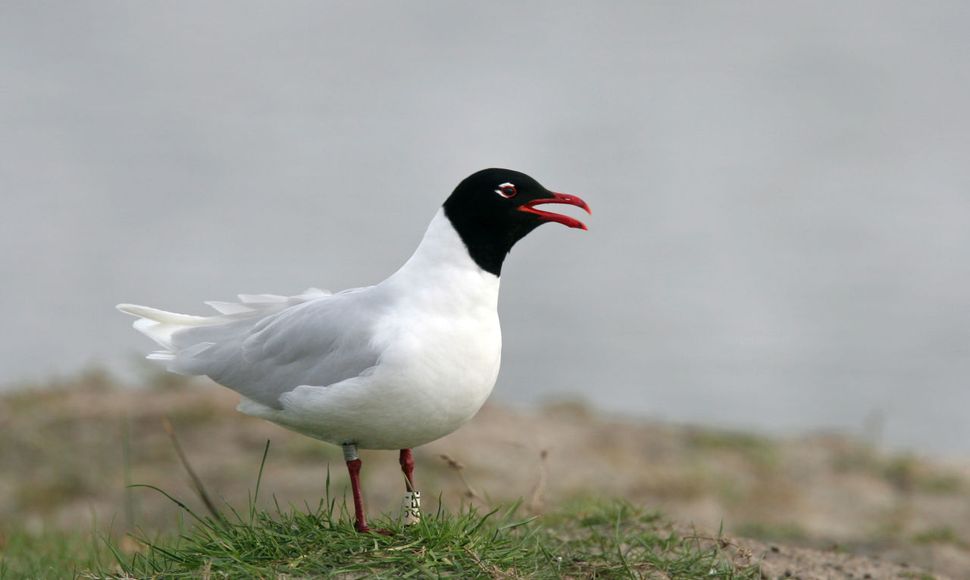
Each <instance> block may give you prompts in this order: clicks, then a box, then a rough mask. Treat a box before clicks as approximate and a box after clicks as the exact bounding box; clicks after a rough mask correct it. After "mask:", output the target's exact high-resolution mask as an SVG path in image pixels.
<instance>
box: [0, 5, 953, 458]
mask: <svg viewBox="0 0 970 580" xmlns="http://www.w3.org/2000/svg"><path fill="white" fill-rule="evenodd" d="M843 4H844V5H843ZM968 30H970V4H967V3H965V2H920V3H912V2H883V1H876V0H872V1H863V2H851V3H834V2H830V3H819V2H785V3H776V2H732V3H727V2H722V3H707V2H680V1H678V2H609V3H570V2H560V1H554V2H529V3H512V2H508V3H502V2H489V3H471V2H464V3H458V2H407V3H404V2H383V3H351V2H339V3H338V2H286V3H268V2H267V3H242V2H206V3H196V2H155V3H148V2H90V3H82V2H61V3H39V2H26V1H25V2H3V3H2V4H0V82H2V86H0V130H2V138H0V192H2V208H3V211H2V214H0V215H2V217H0V226H2V227H0V247H2V253H0V276H2V278H0V316H2V320H3V326H2V330H3V332H2V335H0V370H2V381H0V382H2V384H4V385H7V386H8V387H9V386H11V385H16V384H20V383H22V382H23V381H29V380H42V379H44V378H45V377H49V376H51V375H54V374H58V373H70V372H74V371H76V370H77V369H79V368H82V367H85V366H87V365H91V364H98V363H100V364H105V365H108V366H109V368H111V369H113V370H115V371H116V372H119V373H122V374H125V373H132V372H134V371H132V369H133V368H135V366H134V364H133V362H132V361H133V360H134V358H135V355H136V354H140V353H142V352H144V351H147V350H149V348H150V343H149V342H148V341H147V340H146V339H143V338H142V337H140V336H139V335H136V334H135V333H134V332H133V331H132V330H131V328H130V327H129V320H128V319H126V318H125V317H122V316H121V315H119V314H118V313H116V312H115V311H114V310H113V309H112V306H113V305H114V304H115V303H116V302H121V301H130V302H137V303H142V304H148V305H153V306H158V307H162V308H166V309H171V310H176V311H183V312H202V311H203V310H204V307H202V305H201V301H202V300H204V299H227V298H231V297H232V296H233V295H234V294H235V293H237V292H277V293H295V292H298V291H300V290H302V289H303V288H305V287H307V286H311V285H316V286H321V287H324V288H330V289H333V290H338V289H341V288H345V287H349V286H359V285H363V284H369V283H373V282H376V281H378V280H380V279H382V278H383V277H384V276H386V275H387V274H389V273H390V272H391V271H393V270H394V269H395V268H396V267H397V266H398V265H400V264H401V263H402V262H403V261H404V260H405V259H406V258H407V256H408V255H409V254H410V252H411V250H412V249H413V247H414V246H415V244H416V243H417V241H418V240H419V239H420V236H421V234H422V233H423V230H424V227H425V225H426V223H427V221H428V220H429V219H430V217H431V216H432V215H433V213H434V212H435V210H436V208H437V206H438V205H439V204H440V203H441V201H442V200H443V199H444V197H445V196H446V195H447V194H448V193H449V192H450V191H451V188H453V187H454V185H455V184H456V183H457V182H458V181H459V180H460V179H461V178H462V177H464V176H465V175H467V174H469V173H471V172H472V171H475V170H477V169H480V168H482V167H487V166H506V167H512V168H516V169H520V170H524V171H526V172H529V173H531V174H533V175H534V176H535V177H537V178H538V179H539V180H540V181H542V182H543V183H544V184H545V185H547V186H549V187H550V188H554V189H559V190H562V191H566V192H570V193H577V194H580V195H582V196H583V197H584V198H585V199H586V200H587V201H589V203H590V204H591V205H592V206H593V209H594V212H595V213H594V215H593V216H592V218H591V219H590V220H588V222H589V224H590V231H589V232H588V233H583V232H578V231H574V230H566V229H565V228H561V227H557V226H553V225H548V226H545V227H543V228H541V229H540V230H539V231H538V232H536V233H535V234H533V235H532V236H530V237H529V238H528V239H526V240H525V241H524V242H523V243H522V244H520V245H519V246H517V247H516V249H515V251H514V252H513V255H512V257H511V259H510V261H509V262H508V263H507V265H506V270H505V275H504V276H503V296H502V302H501V309H502V317H503V327H504V333H505V354H504V367H503V371H502V375H501V378H500V381H499V385H498V387H497V390H496V395H495V396H496V397H497V398H498V399H501V400H505V401H514V402H522V403H527V402H534V401H540V400H544V399H547V398H553V397H581V398H584V399H586V400H588V401H590V402H591V403H593V404H595V405H598V406H599V407H601V408H604V409H607V410H611V411H619V412H623V413H628V414H635V415H644V416H652V417H662V418H667V419H673V420H678V421H694V422H709V423H715V424H719V425H731V426H742V427H745V428H755V429H759V430H766V431H771V432H783V433H787V432H795V431H803V430H806V429H828V428H838V429H843V430H848V431H853V432H859V431H860V430H861V429H862V426H863V424H865V423H866V422H867V417H869V418H871V417H882V418H883V419H884V421H885V437H886V440H887V441H888V442H889V443H890V444H892V445H894V446H902V447H911V448H915V449H921V450H927V451H934V452H938V453H956V454H970V421H968V420H967V419H968V414H970V413H968V409H970V388H968V384H967V377H968V371H970V303H968V290H970V261H968V259H967V254H968V249H970V192H968V190H970V163H968V162H967V161H968V153H970V121H968V116H967V109H968V103H970V34H968V33H967V31H968Z"/></svg>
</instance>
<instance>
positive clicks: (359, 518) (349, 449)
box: [344, 445, 370, 532]
mask: <svg viewBox="0 0 970 580" xmlns="http://www.w3.org/2000/svg"><path fill="white" fill-rule="evenodd" d="M344 459H346V460H347V471H349V472H350V490H351V493H353V495H354V527H355V528H356V529H357V531H358V532H369V531H370V528H368V527H367V519H366V518H365V517H364V496H363V494H361V493H360V457H359V456H358V455H357V446H356V445H344Z"/></svg>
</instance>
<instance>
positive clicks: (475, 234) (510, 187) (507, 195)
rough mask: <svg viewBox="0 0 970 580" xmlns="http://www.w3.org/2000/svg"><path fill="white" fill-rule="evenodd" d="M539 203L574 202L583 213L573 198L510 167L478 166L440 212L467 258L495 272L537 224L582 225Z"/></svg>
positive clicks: (583, 227)
mask: <svg viewBox="0 0 970 580" xmlns="http://www.w3.org/2000/svg"><path fill="white" fill-rule="evenodd" d="M544 203H562V204H567V205H575V206H577V207H581V208H583V209H584V210H586V213H589V206H588V205H586V202H585V201H583V200H582V199H580V198H579V197H577V196H575V195H565V194H562V193H556V192H553V191H549V190H548V189H546V188H545V187H542V185H540V184H539V182H538V181H536V180H535V179H532V178H531V177H529V176H528V175H526V174H525V173H521V172H519V171H513V170H511V169H483V170H481V171H479V172H477V173H473V174H471V175H469V176H468V177H466V178H465V179H464V180H463V181H462V182H461V183H459V184H458V187H456V188H455V191H454V192H452V194H451V196H450V197H448V199H447V200H445V203H444V210H445V215H446V216H448V219H449V220H451V224H452V225H453V226H454V228H455V230H456V231H457V232H458V235H460V236H461V239H462V241H463V242H465V246H466V247H467V248H468V253H469V254H470V255H471V257H472V259H473V260H475V262H476V263H477V264H478V265H479V266H480V267H481V268H482V269H483V270H485V271H487V272H491V273H492V274H495V275H496V276H498V275H500V274H501V273H502V262H503V261H504V260H505V256H506V255H508V253H509V251H510V250H511V249H512V246H514V245H515V243H516V242H517V241H519V240H521V239H522V238H523V237H525V236H526V235H527V234H528V233H529V232H531V231H532V230H534V229H535V228H537V227H539V226H540V225H542V224H544V223H546V222H559V223H561V224H563V225H566V226H569V227H571V228H580V229H584V230H585V229H586V226H585V225H584V224H583V222H581V221H579V220H577V219H574V218H571V217H569V216H566V215H561V214H556V213H551V212H546V211H542V210H539V209H536V206H537V205H540V204H544Z"/></svg>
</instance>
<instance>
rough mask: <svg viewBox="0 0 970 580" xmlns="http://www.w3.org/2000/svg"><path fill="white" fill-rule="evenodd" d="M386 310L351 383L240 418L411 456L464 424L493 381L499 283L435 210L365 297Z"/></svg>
mask: <svg viewBox="0 0 970 580" xmlns="http://www.w3.org/2000/svg"><path fill="white" fill-rule="evenodd" d="M368 291H372V292H375V293H378V294H379V295H380V298H381V300H380V303H382V304H385V305H386V309H385V311H384V312H383V313H381V315H380V316H378V317H377V322H376V324H375V327H374V329H373V339H372V341H371V344H372V346H373V347H374V348H375V349H376V350H377V351H379V352H382V353H383V354H382V355H381V357H380V361H379V363H378V364H377V365H376V366H375V367H374V368H372V369H369V370H368V371H366V372H365V373H363V374H362V375H361V376H359V377H354V378H352V379H348V380H346V381H342V382H340V383H336V384H333V385H328V386H320V387H317V386H301V387H298V388H297V389H295V390H293V391H292V392H290V393H287V394H284V395H283V396H282V397H281V399H280V400H281V402H282V404H283V410H282V411H274V410H268V409H265V408H256V407H247V406H246V405H244V406H243V407H242V408H241V410H243V411H244V412H248V413H251V414H256V415H259V416H262V417H264V418H267V419H270V420H273V421H276V422H278V423H281V424H283V425H285V426H287V427H290V428H292V429H295V430H298V431H301V432H303V433H306V434H307V435H311V436H313V437H317V438H319V439H323V440H325V441H330V442H332V443H336V444H343V443H356V444H357V445H358V446H359V447H361V448H365V449H401V448H408V447H416V446H418V445H422V444H424V443H427V442H429V441H433V440H435V439H438V438H440V437H443V436H445V435H447V434H448V433H451V432H452V431H454V430H455V429H457V428H458V427H460V426H461V425H462V424H464V423H465V422H466V421H468V420H469V419H471V418H472V417H473V416H474V415H475V413H476V412H477V411H478V410H479V409H480V408H481V406H482V404H483V403H484V402H485V400H486V399H487V398H488V395H489V394H490V393H491V391H492V388H493V387H494V385H495V380H496V378H497V377H498V371H499V365H500V361H501V350H502V336H501V330H500V327H499V320H498V310H497V307H498V291H499V278H498V277H497V276H495V275H493V274H490V273H488V272H485V271H484V270H482V269H481V268H479V267H478V265H477V264H475V262H474V261H473V260H472V259H471V257H470V256H469V255H468V252H467V250H466V249H465V246H464V243H463V242H462V241H461V239H460V237H459V236H458V233H457V232H456V231H455V230H454V228H453V227H452V226H451V222H450V221H449V220H448V219H447V217H445V215H444V213H443V211H441V210H439V212H438V214H437V215H436V216H435V218H434V219H433V220H432V222H431V225H430V226H429V227H428V231H427V233H426V234H425V236H424V239H423V240H422V241H421V244H420V245H419V246H418V248H417V250H416V251H415V253H414V254H413V255H412V257H411V258H410V259H409V260H408V262H407V263H406V264H405V265H404V266H402V267H401V269H400V270H398V271H397V272H396V273H395V274H394V275H392V276H391V277H390V278H388V279H387V280H385V281H384V282H382V283H380V284H378V285H377V286H375V287H373V288H370V289H368Z"/></svg>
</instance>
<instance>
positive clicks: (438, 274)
mask: <svg viewBox="0 0 970 580" xmlns="http://www.w3.org/2000/svg"><path fill="white" fill-rule="evenodd" d="M383 284H389V285H392V286H394V287H395V289H396V290H397V291H398V292H401V293H406V294H409V295H414V296H415V297H419V298H425V299H428V300H434V301H436V302H439V303H440V304H438V305H437V306H438V307H447V306H448V304H446V303H452V302H454V303H456V304H455V306H460V305H462V306H468V305H469V304H468V301H472V302H475V303H476V305H487V306H489V307H491V308H496V307H497V306H498V288H499V278H498V276H495V275H494V274H492V273H490V272H486V271H485V270H482V269H481V267H479V266H478V264H476V263H475V261H474V260H472V257H471V256H470V255H469V254H468V248H467V247H465V243H464V242H463V241H462V240H461V237H460V236H459V235H458V232H457V231H455V228H454V227H453V226H452V225H451V220H449V219H448V217H447V216H445V213H444V209H439V210H438V212H437V213H436V214H435V216H434V218H432V220H431V223H430V224H429V225H428V230H427V231H426V232H425V233H424V238H422V239H421V243H420V244H418V247H417V249H416V250H414V254H412V255H411V257H410V258H409V259H408V261H407V262H405V264H404V265H403V266H401V268H400V269H399V270H398V271H397V272H395V273H394V274H393V275H392V276H391V277H390V278H388V279H387V280H385V281H384V282H383Z"/></svg>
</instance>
